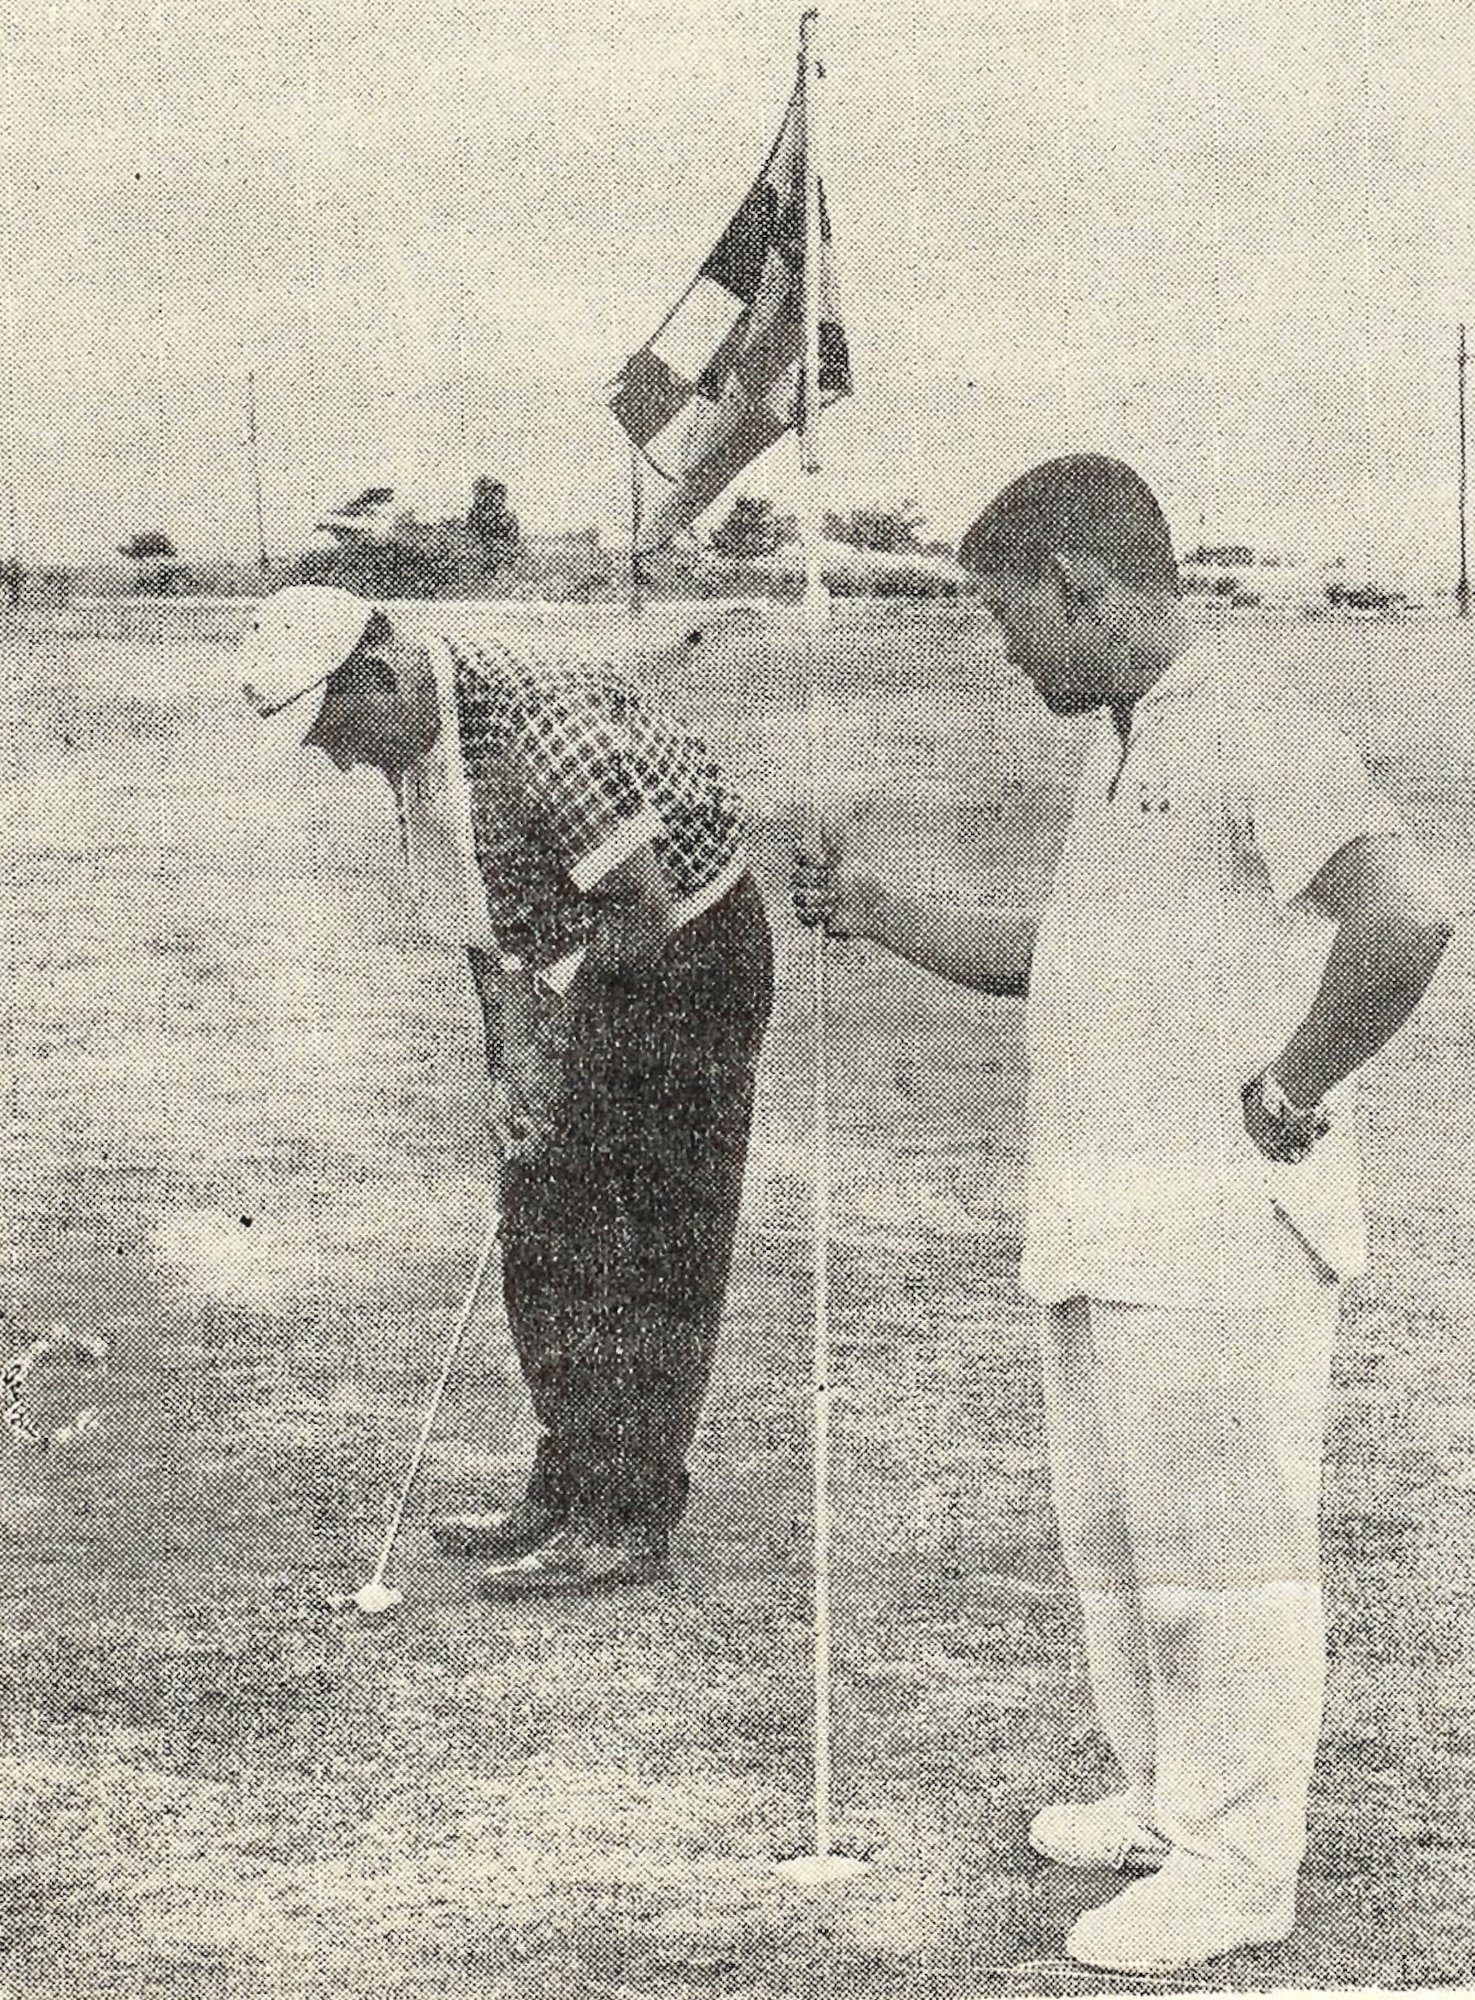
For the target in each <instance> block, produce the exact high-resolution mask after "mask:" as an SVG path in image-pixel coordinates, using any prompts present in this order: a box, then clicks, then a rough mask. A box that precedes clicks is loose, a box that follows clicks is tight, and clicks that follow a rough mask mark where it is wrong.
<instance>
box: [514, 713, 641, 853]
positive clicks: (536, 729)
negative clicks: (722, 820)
mask: <svg viewBox="0 0 1475 2000" xmlns="http://www.w3.org/2000/svg"><path fill="white" fill-rule="evenodd" d="M509 750H510V754H511V756H512V758H513V759H514V760H515V762H516V763H517V765H518V766H519V769H520V775H521V777H522V780H523V784H524V786H525V788H526V794H527V801H528V805H529V807H530V808H531V811H532V814H533V817H534V818H535V820H536V821H537V824H538V826H539V828H540V829H541V831H542V832H543V833H544V835H545V836H546V837H547V839H548V840H549V842H550V843H551V844H552V846H553V847H554V849H555V850H556V852H557V854H558V856H559V859H560V861H561V862H562V864H563V867H564V868H565V869H566V870H567V872H568V875H569V878H570V879H571V881H572V882H573V884H574V886H575V888H577V889H580V890H584V891H587V890H589V889H592V888H593V887H594V886H595V884H596V883H598V882H601V881H603V879H604V877H605V876H606V875H608V874H610V873H612V872H613V870H614V869H616V868H618V867H619V866H620V864H621V863H622V862H624V861H628V860H629V858H630V856H631V855H632V854H634V853H636V852H637V851H638V849H640V848H642V847H644V846H645V845H646V844H647V843H648V842H650V841H652V840H655V839H658V838H659V837H660V835H661V834H662V833H664V832H665V822H664V821H663V820H662V818H661V816H660V814H659V813H658V812H657V811H656V810H655V808H654V807H653V806H652V805H651V804H650V802H649V801H648V800H647V798H646V796H645V793H644V791H643V790H642V789H641V786H640V784H639V782H638V780H637V778H636V776H635V771H634V758H633V756H632V754H631V749H630V743H629V739H628V737H627V736H626V735H625V732H624V731H623V730H622V729H621V728H620V727H619V726H618V724H617V723H615V722H614V721H613V720H612V719H611V718H610V716H609V715H608V714H607V713H606V712H605V711H604V710H603V709H601V708H599V707H597V706H595V705H594V704H592V703H591V704H588V705H584V704H578V705H575V704H573V703H562V702H558V703H547V704H545V705H544V706H542V707H540V708H538V709H536V710H534V711H533V712H532V713H531V714H529V715H528V716H527V717H526V718H525V719H524V721H523V722H522V724H521V726H520V727H519V729H518V730H517V733H516V734H515V736H514V737H513V739H512V742H511V744H510V745H509Z"/></svg>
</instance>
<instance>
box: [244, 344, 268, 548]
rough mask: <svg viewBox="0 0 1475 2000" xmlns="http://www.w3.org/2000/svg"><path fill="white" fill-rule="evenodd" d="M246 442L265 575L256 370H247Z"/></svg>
mask: <svg viewBox="0 0 1475 2000" xmlns="http://www.w3.org/2000/svg"><path fill="white" fill-rule="evenodd" d="M246 443H247V446H248V447H249V449H250V452H251V494H252V498H253V499H254V500H255V503H256V562H257V566H258V568H259V569H260V571H261V574H262V575H263V576H265V575H266V573H267V571H268V570H269V569H270V568H271V561H270V558H269V557H268V556H267V553H266V516H265V514H264V513H263V512H262V507H261V453H260V451H259V450H258V448H257V443H256V371H255V369H253V368H248V369H247V370H246Z"/></svg>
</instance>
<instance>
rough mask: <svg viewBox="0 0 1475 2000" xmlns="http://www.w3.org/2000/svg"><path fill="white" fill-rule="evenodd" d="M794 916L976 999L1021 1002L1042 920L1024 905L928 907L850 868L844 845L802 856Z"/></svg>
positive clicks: (798, 863) (829, 843) (832, 844)
mask: <svg viewBox="0 0 1475 2000" xmlns="http://www.w3.org/2000/svg"><path fill="white" fill-rule="evenodd" d="M794 909H795V912H796V914H797V915H798V918H799V921H800V923H802V924H810V925H814V924H822V925H823V926H824V928H825V930H826V931H827V932H828V934H829V935H830V936H831V937H864V938H871V939H873V940H874V942H875V943H877V944H880V945H884V946H885V947H886V949H887V950H888V951H891V952H895V954H896V955H897V957H898V958H904V959H907V960H908V961H909V962H910V963H911V964H913V965H920V966H921V967H922V968H923V969H924V970H925V971H927V972H933V973H936V974H937V976H938V978H939V979H947V980H951V981H952V983H953V984H954V985H955V986H967V987H971V988H972V990H973V991H974V992H975V993H993V994H1000V995H1004V994H1020V993H1023V992H1024V991H1025V989H1026V988H1027V986H1028V984H1029V968H1030V960H1031V958H1032V957H1033V955H1034V948H1035V937H1036V935H1037V933H1038V931H1039V927H1040V912H1039V911H1038V910H1036V909H1032V908H1030V907H1029V906H1028V905H1026V904H1022V903H1020V904H1012V903H1005V904H976V903H975V904H968V903H927V902H923V901H921V900H920V899H919V898H916V897H911V896H903V895H900V894H898V893H897V892H896V891H895V890H892V889H888V888H887V887H886V886H885V885H884V884H883V883H881V882H879V881H877V880H876V878H875V877H874V876H870V875H864V874H861V873H859V872H857V871H855V870H853V869H850V868H847V867H846V865H845V858H844V854H843V852H842V850H841V848H840V846H839V844H838V843H837V842H836V841H835V840H833V839H830V840H828V841H827V842H826V843H825V845H824V846H823V847H822V848H821V850H820V851H819V852H818V853H817V854H813V853H811V854H803V853H801V854H800V855H799V856H798V859H797V861H796V864H795V869H794Z"/></svg>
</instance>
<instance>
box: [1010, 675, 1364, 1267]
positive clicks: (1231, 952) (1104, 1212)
mask: <svg viewBox="0 0 1475 2000" xmlns="http://www.w3.org/2000/svg"><path fill="white" fill-rule="evenodd" d="M1398 831H1399V824H1398V820H1397V816H1396V814H1395V813H1394V811H1393V809H1392V807H1391V806H1390V805H1389V803H1388V801H1387V800H1386V799H1385V798H1384V797H1383V796H1382V795H1381V794H1380V793H1379V792H1378V791H1377V789H1376V788H1375V787H1374V785H1373V784H1372V782H1371V780H1370V778H1369V777H1368V774H1367V772H1366V770H1365V768H1364V766H1363V764H1362V762H1361V759H1360V758H1359V757H1358V755H1357V753H1356V752H1355V750H1354V749H1353V748H1352V746H1351V744H1350V743H1348V742H1347V741H1346V740H1345V739H1344V738H1342V737H1341V736H1339V735H1338V734H1337V733H1336V732H1334V731H1333V730H1331V729H1329V728H1328V727H1326V726H1325V725H1324V724H1322V723H1320V722H1319V721H1317V720H1316V718H1315V717H1314V716H1313V715H1312V714H1311V713H1310V711H1309V709H1308V708H1307V707H1306V706H1305V705H1304V704H1303V702H1302V701H1301V699H1300V698H1299V697H1298V696H1297V695H1296V693H1295V692H1294V691H1293V690H1292V689H1291V688H1290V687H1289V686H1287V685H1284V684H1281V683H1279V682H1274V683H1271V682H1268V681H1262V682H1257V683H1255V684H1254V685H1252V686H1251V685H1246V684H1245V683H1243V682H1242V681H1241V680H1240V679H1239V677H1238V675H1237V672H1236V669H1235V667H1234V665H1233V664H1232V663H1231V662H1229V661H1227V660H1226V659H1224V658H1223V657H1222V655H1221V653H1220V649H1219V646H1218V645H1216V643H1215V642H1213V641H1209V640H1201V641H1198V642H1196V643H1195V644H1193V645H1192V646H1190V647H1189V648H1188V649H1186V650H1185V652H1183V653H1182V654H1180V655H1179V657H1178V658H1177V659H1176V660H1175V661H1174V662H1173V663H1172V665H1171V666H1170V667H1169V668H1168V670H1167V672H1166V673H1165V674H1164V675H1163V676H1162V678H1161V679H1160V680H1159V681H1158V682H1157V683H1156V684H1155V685H1154V686H1153V687H1152V688H1151V689H1150V690H1149V691H1148V693H1146V694H1145V695H1143V696H1142V697H1141V698H1140V699H1139V700H1138V702H1137V704H1136V707H1135V710H1134V712H1133V718H1132V726H1131V733H1130V736H1129V738H1128V741H1127V743H1126V746H1125V748H1124V747H1123V745H1122V742H1121V739H1120V738H1119V736H1118V735H1117V732H1116V729H1115V726H1114V724H1113V722H1112V720H1111V718H1110V716H1109V715H1107V714H1106V713H1104V712H1103V714H1102V715H1101V716H1100V718H1099V719H1098V722H1097V726H1096V734H1095V736H1094V737H1093V739H1092V742H1091V744H1090V746H1089V748H1088V751H1087V755H1086V758H1085V763H1084V767H1083V769H1082V772H1081V777H1080V784H1079V790H1078V794H1077V798H1076V804H1075V811H1074V815H1073V818H1072V821H1071V825H1070V829H1069V832H1068V834H1067V837H1066V843H1065V848H1064V851H1063V853H1062V856H1061V860H1060V863H1059V867H1058V869H1057V872H1056V877H1055V881H1054V884H1053V887H1052V890H1051V895H1050V899H1049V903H1048V905H1047V908H1046V911H1045V915H1044V919H1043V922H1042V925H1041V928H1040V933H1039V939H1038V942H1037V944H1036V947H1035V953H1034V959H1033V964H1032V969H1031V974H1030V987H1029V1000H1028V1006H1027V1011H1026V1024H1027V1025H1026V1034H1027V1045H1028V1060H1029V1088H1028V1132H1029V1158H1028V1177H1027V1206H1026V1228H1025V1242H1024V1255H1023V1263H1022V1268H1021V1281H1022V1283H1023V1285H1024V1289H1025V1290H1026V1291H1027V1292H1028V1293H1030V1294H1031V1295H1032V1296H1033V1297H1035V1298H1037V1299H1040V1300H1043V1301H1045V1302H1047V1303H1052V1302H1058V1301H1060V1300H1062V1299H1066V1298H1069V1297H1072V1296H1073V1295H1075V1294H1076V1293H1085V1294H1087V1295H1088V1296H1092V1297H1097V1298H1104V1299H1119V1300H1124V1301H1134V1302H1139V1303H1143V1304H1166V1303H1171V1302H1173V1301H1175V1300H1190V1299H1203V1298H1208V1297H1213V1296H1218V1295H1222V1293H1223V1292H1224V1290H1225V1289H1226V1288H1229V1289H1233V1290H1235V1291H1240V1292H1242V1291H1244V1290H1245V1289H1246V1288H1247V1287H1252V1286H1253V1285H1254V1283H1255V1281H1256V1279H1257V1277H1258V1276H1259V1275H1260V1274H1262V1273H1263V1272H1264V1271H1265V1270H1266V1269H1267V1255H1266V1247H1267V1240H1268V1234H1269V1228H1270V1225H1271V1222H1272V1218H1273V1216H1274V1213H1275V1211H1276V1210H1279V1211H1280V1212H1281V1213H1282V1214H1283V1215H1284V1216H1285V1217H1286V1218H1287V1219H1288V1220H1289V1221H1290V1222H1291V1223H1292V1225H1293V1226H1294V1227H1295V1228H1296V1229H1297V1230H1298V1231H1299V1232H1300V1234H1301V1235H1302V1236H1303V1237H1304V1238H1305V1239H1306V1241H1307V1243H1308V1244H1309V1245H1310V1246H1311V1248H1312V1249H1313V1250H1314V1251H1315V1252H1316V1254H1317V1255H1318V1256H1319V1257H1320V1258H1321V1259H1322V1260H1323V1262H1324V1263H1325V1264H1327V1265H1328V1266H1329V1267H1330V1269H1331V1270H1332V1271H1333V1272H1335V1273H1337V1274H1338V1275H1340V1276H1351V1275H1353V1274H1355V1273H1356V1272H1357V1271H1359V1270H1361V1269H1362V1268H1363V1265H1364V1263H1365V1261H1366V1232H1365V1227H1364V1222H1363V1215H1362V1205H1361V1198H1360V1193H1359V1186H1358V1170H1357V1155H1356V1144H1355V1136H1354V1132H1353V1108H1352V1104H1351V1102H1350V1089H1349V1086H1348V1085H1343V1086H1342V1087H1341V1088H1340V1089H1339V1090H1337V1091H1336V1092H1334V1093H1333V1096H1332V1099H1331V1100H1330V1103H1329V1107H1328V1108H1329V1109H1330V1112H1331V1116H1332V1129H1331V1131H1330V1132H1329V1133H1328V1135H1327V1136H1326V1137H1325V1138H1324V1139H1322V1140H1321V1141H1320V1142H1319V1143H1318V1144H1317V1146H1316V1147H1315V1148H1314V1149H1313V1151H1312V1153H1311V1155H1310V1157H1309V1158H1308V1159H1307V1160H1306V1161H1304V1162H1303V1163H1302V1164H1300V1165H1298V1166H1281V1165H1277V1164H1276V1163H1274V1162H1272V1161H1270V1160H1267V1159H1266V1158H1265V1157H1264V1156H1263V1154H1261V1153H1260V1152H1259V1151H1258V1149H1257V1148H1256V1147H1255V1146H1254V1144H1253V1143H1252V1142H1251V1140H1250V1138H1249V1136H1248V1134H1247V1133H1246V1132H1245V1129H1244V1124H1243V1119H1242V1113H1241V1104H1240V1092H1241V1089H1242V1087H1243V1085H1244V1083H1245V1082H1246V1081H1247V1080H1248V1079H1249V1078H1250V1077H1252V1076H1255V1075H1256V1074H1258V1072H1259V1071H1260V1070H1262V1069H1263V1068H1264V1067H1265V1065H1266V1064H1267V1063H1268V1062H1270V1061H1271V1060H1272V1059H1273V1058H1274V1057H1275V1056H1276V1055H1278V1054H1279V1053H1280V1052H1281V1050H1282V1049H1283V1048H1284V1046H1285V1044H1286V1042H1287V1041H1288V1040H1289V1038H1290V1035H1291V1033H1292V1032H1293V1030H1294V1029H1295V1028H1296V1027H1297V1026H1298V1025H1299V1024H1300V1022H1301V1021H1302V1020H1304V1018H1305V1016H1306V1013H1307V1011H1308V1010H1309V1008H1310V1005H1311V1001H1312V999H1313V997H1314V995H1315V993H1316V990H1317V987H1318V985H1319V983H1320V980H1321V976H1322V973H1323V971H1324V969H1325V965H1326V959H1327V953H1328V951H1329V949H1330V945H1331V940H1332V936H1333V932H1334V926H1333V924H1332V923H1331V921H1330V920H1329V919H1328V918H1327V917H1326V916H1325V915H1324V914H1323V913H1322V912H1321V911H1320V910H1318V909H1317V908H1316V907H1315V906H1314V905H1312V904H1311V903H1310V902H1309V901H1308V900H1307V899H1306V897H1305V894H1304V892H1305V890H1306V889H1307V888H1308V886H1309V885H1310V883H1311V881H1312V880H1313V878H1314V877H1315V876H1316V875H1317V873H1318V872H1319V871H1320V869H1321V868H1322V867H1323V865H1324V864H1325V863H1326V862H1327V861H1329V860H1330V859H1331V857H1332V856H1333V855H1334V854H1336V853H1337V852H1338V850H1339V849H1341V848H1342V847H1344V846H1346V845H1347V843H1348V842H1349V841H1352V840H1356V839H1358V838H1359V837H1360V836H1362V835H1365V834H1370V833H1385V832H1398Z"/></svg>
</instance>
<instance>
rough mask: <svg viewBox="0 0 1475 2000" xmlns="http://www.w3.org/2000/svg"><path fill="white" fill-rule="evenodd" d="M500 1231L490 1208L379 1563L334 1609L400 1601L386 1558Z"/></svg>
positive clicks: (375, 1608)
mask: <svg viewBox="0 0 1475 2000" xmlns="http://www.w3.org/2000/svg"><path fill="white" fill-rule="evenodd" d="M501 1232H502V1212H501V1210H500V1209H499V1208H495V1207H494V1208H493V1210H492V1213H491V1220H490V1222H489V1224H488V1226H487V1239H486V1242H485V1243H484V1244H483V1245H482V1251H481V1255H480V1257H479V1258H478V1259H477V1263H476V1270H475V1271H474V1272H473V1274H472V1279H471V1283H470V1285H469V1286H468V1287H467V1291H466V1297H465V1298H464V1299H463V1300H462V1302H461V1310H460V1312H459V1313H457V1315H456V1324H455V1326H454V1327H453V1328H452V1329H451V1338H450V1341H449V1342H448V1343H447V1346H446V1358H445V1360H444V1361H443V1362H442V1363H441V1370H440V1375H439V1377H438V1378H437V1380H436V1384H435V1389H434V1391H433V1392H432V1394H431V1398H430V1408H429V1409H428V1410H427V1411H426V1412H425V1421H424V1423H423V1424H422V1425H421V1426H420V1436H419V1438H418V1439H417V1441H416V1444H415V1449H414V1452H413V1454H412V1455H411V1458H410V1469H409V1471H408V1472H407V1473H406V1474H405V1482H404V1485H403V1486H402V1487H401V1488H400V1496H399V1504H398V1505H397V1506H396V1508H395V1510H394V1513H393V1515H392V1517H391V1519H390V1523H389V1528H388V1530H387V1532H386V1534H385V1536H384V1543H383V1546H382V1547H381V1548H380V1550H379V1560H378V1562H376V1563H375V1565H374V1572H373V1574H372V1576H370V1577H369V1579H368V1581H367V1582H366V1583H361V1584H360V1585H359V1587H358V1589H357V1590H355V1591H352V1592H349V1593H346V1594H344V1595H342V1596H336V1597H334V1598H333V1599H332V1604H333V1608H334V1609H335V1610H342V1611H347V1610H350V1609H352V1610H354V1611H361V1612H363V1613H364V1615H365V1616H366V1617H370V1618H372V1617H376V1616H377V1615H378V1614H379V1613H380V1612H381V1611H392V1610H393V1609H394V1607H395V1606H396V1605H397V1604H402V1603H403V1602H404V1595H405V1594H404V1592H403V1591H402V1590H395V1589H393V1588H392V1587H390V1586H389V1585H387V1584H386V1583H385V1581H384V1576H385V1572H386V1571H387V1570H388V1568H389V1558H390V1556H391V1555H392V1554H393V1553H394V1545H395V1542H396V1541H397V1540H398V1539H399V1531H400V1526H401V1523H402V1522H403V1521H404V1518H405V1508H406V1507H407V1506H408V1505H409V1500H410V1493H411V1491H412V1490H413V1488H414V1484H415V1481H416V1479H417V1478H418V1477H419V1473H420V1466H421V1462H422V1460H423V1459H424V1457H425V1448H426V1446H427V1445H428V1444H429V1443H430V1433H431V1431H432V1430H433V1429H434V1428H435V1420H436V1417H437V1416H438V1415H439V1413H440V1406H441V1401H442V1399H443V1397H444V1396H445V1393H446V1385H447V1383H448V1382H449V1381H450V1379H451V1370H452V1368H454V1367H455V1365H456V1356H457V1355H458V1354H459V1353H460V1351H461V1343H462V1341H463V1340H464V1339H465V1338H466V1329H467V1327H469V1326H470V1324H471V1315H472V1314H473V1313H474V1312H475V1311H476V1302H477V1300H478V1299H479V1298H480V1297H481V1291H482V1286H483V1285H484V1284H485V1283H486V1277H487V1271H488V1269H489V1268H490V1265H491V1261H492V1257H493V1255H494V1253H495V1251H496V1248H497V1239H498V1237H499V1236H500V1235H501Z"/></svg>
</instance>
